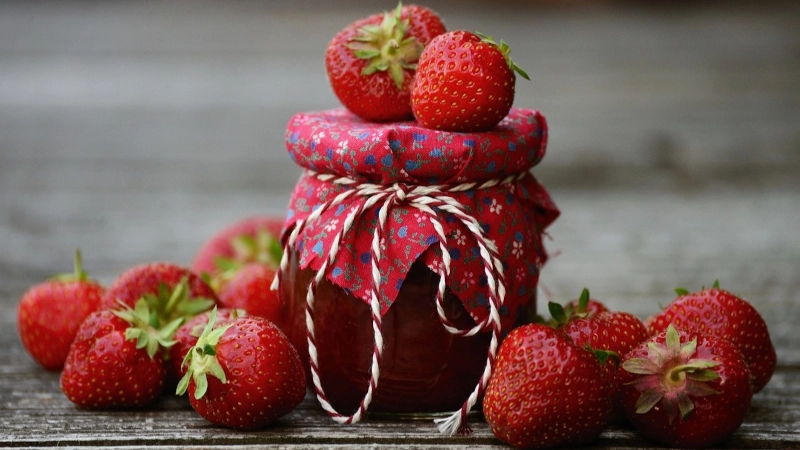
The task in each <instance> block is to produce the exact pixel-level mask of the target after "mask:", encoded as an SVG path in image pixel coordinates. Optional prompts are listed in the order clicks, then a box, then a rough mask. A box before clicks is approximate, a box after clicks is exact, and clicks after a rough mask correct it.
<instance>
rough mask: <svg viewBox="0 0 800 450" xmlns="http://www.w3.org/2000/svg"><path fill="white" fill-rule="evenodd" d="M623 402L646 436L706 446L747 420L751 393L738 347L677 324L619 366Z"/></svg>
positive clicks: (663, 441)
mask: <svg viewBox="0 0 800 450" xmlns="http://www.w3.org/2000/svg"><path fill="white" fill-rule="evenodd" d="M619 376H620V382H621V385H620V386H621V396H620V399H621V402H622V406H623V408H624V410H625V413H626V416H627V417H628V419H629V420H630V421H631V423H632V424H633V425H634V426H635V427H636V428H637V429H638V430H639V431H640V432H641V433H642V434H643V435H644V436H646V437H647V438H649V439H652V440H654V441H656V442H658V443H660V444H663V445H668V446H672V447H696V448H701V447H708V446H711V445H715V444H718V443H720V442H722V441H724V440H725V439H727V438H728V437H729V436H730V435H731V434H733V432H734V431H736V430H737V429H738V428H739V426H740V425H741V424H742V422H743V421H744V418H745V415H746V414H747V411H748V409H749V408H750V401H751V399H752V396H753V389H752V383H751V380H750V371H749V370H748V368H747V364H746V363H745V360H744V357H743V355H742V353H741V352H740V351H739V349H738V348H737V347H736V346H735V345H733V344H731V343H730V342H728V341H726V340H724V339H717V338H715V337H712V336H710V335H702V334H697V333H689V332H684V331H678V330H677V329H676V328H675V327H674V326H673V325H669V326H668V327H667V329H666V330H665V331H663V332H661V333H659V334H657V335H656V336H654V337H652V338H651V339H650V340H648V341H647V342H644V343H642V344H640V345H639V346H638V347H636V348H635V349H633V350H632V351H631V352H630V353H629V354H628V355H626V356H625V358H624V359H623V362H622V365H621V366H620V369H619Z"/></svg>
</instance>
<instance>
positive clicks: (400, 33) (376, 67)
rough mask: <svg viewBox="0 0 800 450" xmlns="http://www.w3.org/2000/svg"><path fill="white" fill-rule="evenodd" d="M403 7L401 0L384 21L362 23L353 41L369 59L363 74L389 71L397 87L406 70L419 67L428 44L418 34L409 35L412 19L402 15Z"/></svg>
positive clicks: (359, 55)
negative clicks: (374, 23)
mask: <svg viewBox="0 0 800 450" xmlns="http://www.w3.org/2000/svg"><path fill="white" fill-rule="evenodd" d="M402 10H403V3H402V2H400V3H398V4H397V8H395V10H394V11H393V12H386V13H384V15H383V21H382V22H381V24H380V25H365V26H363V27H361V28H360V29H359V30H358V31H359V34H357V35H356V36H355V37H353V38H352V39H351V41H352V42H351V44H350V45H349V47H350V49H351V50H353V54H354V55H355V56H356V57H357V58H360V59H365V60H367V61H368V63H367V65H366V66H365V67H364V69H363V70H362V71H361V75H364V76H367V75H371V74H373V73H376V72H388V74H389V76H390V77H391V78H392V81H394V84H395V86H396V87H397V89H402V87H403V81H404V78H405V74H404V70H405V69H409V70H416V68H417V65H416V63H417V61H418V60H419V56H420V55H421V54H422V50H423V48H424V45H423V44H422V43H420V42H419V41H418V40H417V39H416V38H415V37H413V36H411V37H406V33H407V32H408V27H409V22H408V20H402V19H401V13H402Z"/></svg>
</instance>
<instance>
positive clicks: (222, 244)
mask: <svg viewBox="0 0 800 450" xmlns="http://www.w3.org/2000/svg"><path fill="white" fill-rule="evenodd" d="M282 228H283V219H282V218H278V217H273V216H251V217H246V218H244V219H241V220H239V221H236V222H234V223H231V224H229V225H228V226H226V227H224V228H223V229H222V230H220V231H219V232H218V233H217V234H215V235H214V236H212V237H211V238H210V239H209V240H208V241H206V242H205V243H204V244H203V245H202V246H201V247H200V250H199V251H198V252H197V255H196V256H195V258H194V261H193V262H192V266H191V268H192V271H194V272H195V273H197V274H209V275H211V276H213V275H215V274H216V273H217V272H218V271H219V267H218V264H217V261H218V260H220V259H222V260H231V261H234V262H237V263H249V262H262V263H264V264H266V265H269V266H273V267H277V266H278V263H280V257H281V253H282V252H283V248H282V247H281V245H280V241H279V238H280V235H281V229H282Z"/></svg>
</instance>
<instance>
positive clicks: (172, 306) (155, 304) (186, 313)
mask: <svg viewBox="0 0 800 450" xmlns="http://www.w3.org/2000/svg"><path fill="white" fill-rule="evenodd" d="M190 291H191V290H190V289H189V279H188V277H183V278H182V279H181V281H180V282H178V284H176V285H175V288H173V289H172V290H171V291H170V289H169V287H167V285H165V284H164V283H161V284H159V286H158V292H157V293H156V294H145V295H143V296H142V298H143V299H144V300H145V301H146V302H147V304H148V306H149V309H150V314H151V315H152V319H151V321H152V322H153V323H154V326H156V327H163V326H166V324H168V323H171V322H173V321H175V320H177V319H184V320H185V319H189V318H191V317H194V316H196V315H197V314H200V313H201V312H204V311H208V310H209V309H210V308H211V307H212V306H214V304H215V302H214V300H212V299H209V298H205V297H191V292H190Z"/></svg>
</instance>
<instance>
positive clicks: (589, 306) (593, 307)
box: [551, 288, 608, 318]
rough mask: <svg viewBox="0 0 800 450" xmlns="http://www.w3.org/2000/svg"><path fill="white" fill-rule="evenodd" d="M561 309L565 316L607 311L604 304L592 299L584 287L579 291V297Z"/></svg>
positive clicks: (586, 315)
mask: <svg viewBox="0 0 800 450" xmlns="http://www.w3.org/2000/svg"><path fill="white" fill-rule="evenodd" d="M563 309H564V313H565V315H566V316H567V318H570V317H573V316H578V317H594V316H596V315H597V314H600V313H601V312H605V311H608V308H607V307H606V305H605V304H603V302H601V301H599V300H596V299H593V298H592V297H591V296H590V295H589V290H588V289H586V288H584V289H583V291H581V295H580V297H578V298H577V299H575V300H572V301H571V302H569V303H567V304H566V306H564V308H563ZM551 313H552V311H551Z"/></svg>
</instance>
